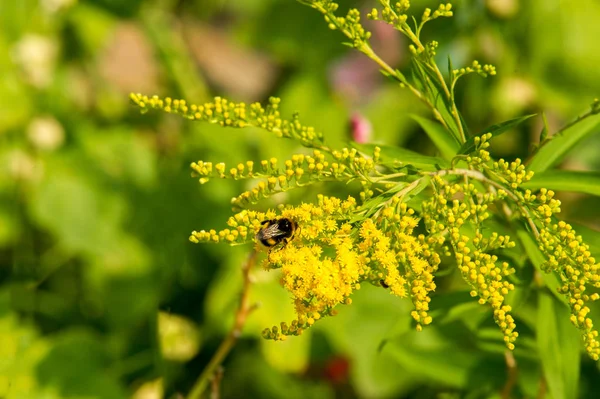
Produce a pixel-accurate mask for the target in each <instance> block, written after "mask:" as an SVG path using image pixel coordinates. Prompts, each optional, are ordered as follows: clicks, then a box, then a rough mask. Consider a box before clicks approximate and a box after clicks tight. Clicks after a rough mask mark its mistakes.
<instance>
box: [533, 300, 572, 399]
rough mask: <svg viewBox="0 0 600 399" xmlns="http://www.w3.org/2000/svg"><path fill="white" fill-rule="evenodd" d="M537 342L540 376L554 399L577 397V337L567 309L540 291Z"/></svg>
mask: <svg viewBox="0 0 600 399" xmlns="http://www.w3.org/2000/svg"><path fill="white" fill-rule="evenodd" d="M538 308H539V310H538V320H537V342H538V349H539V355H540V359H541V361H542V368H543V370H544V377H545V379H546V384H547V385H548V390H549V392H550V394H551V396H552V398H554V399H569V398H576V397H577V389H578V386H577V385H578V379H579V363H580V362H579V357H580V355H579V351H580V338H579V334H578V332H577V330H576V329H575V327H574V326H573V325H572V324H571V323H570V321H569V312H568V309H567V307H566V306H565V305H564V304H562V303H560V302H558V301H556V299H555V298H554V297H552V296H551V295H548V294H547V293H546V292H544V291H540V293H539V295H538Z"/></svg>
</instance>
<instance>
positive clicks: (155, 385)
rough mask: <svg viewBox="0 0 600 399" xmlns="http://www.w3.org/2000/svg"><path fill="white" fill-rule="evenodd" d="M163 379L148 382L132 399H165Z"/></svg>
mask: <svg viewBox="0 0 600 399" xmlns="http://www.w3.org/2000/svg"><path fill="white" fill-rule="evenodd" d="M163 393H164V388H163V381H162V378H159V379H156V380H154V381H148V382H145V383H143V384H142V385H140V387H139V388H138V389H136V390H135V392H134V393H133V396H132V397H131V399H163V397H164V395H163Z"/></svg>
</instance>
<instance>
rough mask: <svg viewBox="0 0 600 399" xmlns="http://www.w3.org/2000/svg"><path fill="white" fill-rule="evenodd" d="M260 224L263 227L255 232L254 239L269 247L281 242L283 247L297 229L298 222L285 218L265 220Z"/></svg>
mask: <svg viewBox="0 0 600 399" xmlns="http://www.w3.org/2000/svg"><path fill="white" fill-rule="evenodd" d="M261 225H262V226H263V227H262V228H261V229H260V230H259V231H258V233H256V239H257V240H258V241H260V243H261V244H263V245H264V246H265V247H269V248H271V247H274V246H276V245H277V244H281V243H283V246H282V247H285V246H286V245H287V244H288V243H289V242H290V241H291V240H292V239H293V238H294V234H295V233H296V231H297V230H298V223H296V222H295V221H293V220H291V219H287V218H281V219H270V220H265V221H264V222H262V223H261Z"/></svg>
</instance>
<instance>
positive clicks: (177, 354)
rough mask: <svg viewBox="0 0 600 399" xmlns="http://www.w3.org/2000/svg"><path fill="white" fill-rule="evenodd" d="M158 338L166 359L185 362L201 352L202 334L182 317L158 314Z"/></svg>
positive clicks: (164, 313) (189, 321) (163, 313)
mask: <svg viewBox="0 0 600 399" xmlns="http://www.w3.org/2000/svg"><path fill="white" fill-rule="evenodd" d="M158 337H159V341H160V349H161V352H162V355H163V357H164V358H165V359H168V360H173V361H179V362H185V361H188V360H190V359H191V358H193V357H194V356H196V354H197V353H198V351H199V350H200V332H199V331H198V328H197V327H196V325H195V324H194V323H193V322H192V321H191V320H188V319H186V318H185V317H182V316H177V315H173V314H170V313H166V312H160V313H159V314H158Z"/></svg>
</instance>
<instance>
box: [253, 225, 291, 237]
mask: <svg viewBox="0 0 600 399" xmlns="http://www.w3.org/2000/svg"><path fill="white" fill-rule="evenodd" d="M285 235H286V233H285V232H284V231H281V230H280V229H279V226H278V225H277V224H272V225H270V226H267V227H265V228H264V229H262V230H260V231H259V232H258V236H259V237H260V238H279V237H285Z"/></svg>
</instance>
